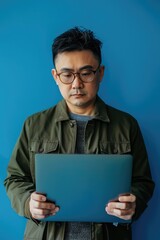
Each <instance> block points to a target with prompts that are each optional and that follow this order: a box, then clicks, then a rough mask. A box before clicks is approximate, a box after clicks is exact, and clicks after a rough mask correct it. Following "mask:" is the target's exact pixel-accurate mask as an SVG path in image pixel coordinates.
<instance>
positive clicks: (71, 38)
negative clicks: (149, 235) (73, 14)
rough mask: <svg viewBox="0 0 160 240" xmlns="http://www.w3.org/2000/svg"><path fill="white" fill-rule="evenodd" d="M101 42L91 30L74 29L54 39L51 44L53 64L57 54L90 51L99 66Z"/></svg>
mask: <svg viewBox="0 0 160 240" xmlns="http://www.w3.org/2000/svg"><path fill="white" fill-rule="evenodd" d="M101 47H102V42H101V41H100V40H99V39H97V38H96V37H95V35H94V33H93V32H92V31H91V30H87V29H85V28H80V27H74V28H71V29H69V30H68V31H66V32H64V33H62V34H61V35H59V36H58V37H56V38H55V39H54V41H53V44H52V56H53V64H55V58H56V56H57V54H58V53H63V52H71V51H76V50H78V51H82V50H90V51H91V52H92V53H93V54H94V56H95V57H96V58H97V59H98V61H99V64H101V60H102V56H101Z"/></svg>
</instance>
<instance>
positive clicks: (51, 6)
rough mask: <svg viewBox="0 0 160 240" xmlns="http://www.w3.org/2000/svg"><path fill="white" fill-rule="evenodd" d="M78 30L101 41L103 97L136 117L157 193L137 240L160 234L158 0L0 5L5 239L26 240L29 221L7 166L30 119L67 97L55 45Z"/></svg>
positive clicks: (136, 229)
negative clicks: (12, 194) (19, 208)
mask: <svg viewBox="0 0 160 240" xmlns="http://www.w3.org/2000/svg"><path fill="white" fill-rule="evenodd" d="M75 25H78V26H84V27H86V28H90V29H91V30H93V31H94V32H95V33H96V36H97V37H98V38H100V39H101V40H102V42H103V49H102V51H103V64H104V65H105V66H106V72H105V77H104V80H103V83H102V84H101V89H100V92H99V94H100V96H101V97H102V98H103V99H104V100H105V101H106V102H107V103H108V104H110V105H112V106H114V107H117V108H120V109H121V110H124V111H127V112H130V113H131V114H132V115H133V116H134V117H135V118H137V120H138V122H139V124H140V127H141V130H142V133H143V136H144V140H145V143H146V146H147V150H148V155H149V158H150V165H151V170H152V175H153V179H154V181H155V182H156V188H155V192H154V196H153V198H152V200H151V201H150V202H149V207H148V208H147V210H146V211H145V213H144V214H143V215H142V216H141V217H140V219H139V220H138V221H137V222H136V223H134V225H133V239H135V240H139V239H140V240H151V239H152V240H157V239H159V236H160V227H159V221H158V220H159V217H160V188H159V183H160V150H159V149H160V146H159V135H160V110H159V109H160V94H159V90H160V1H159V0H121V1H119V0H99V1H86V0H81V1H75V0H68V1H67V0H61V1H54V0H52V1H49V0H48V1H47V0H46V1H40V0H39V1H37V0H34V1H31V0H27V1H23V0H14V1H9V0H0V83H1V84H0V135H1V136H0V202H1V204H0V238H1V239H2V240H10V239H12V240H21V239H23V232H24V228H25V223H26V220H25V219H24V218H23V217H19V216H17V214H16V213H15V212H14V211H13V210H12V209H11V206H10V202H9V200H8V198H7V196H6V193H5V189H4V187H3V180H4V178H5V176H6V167H7V165H8V161H9V158H10V155H11V152H12V149H13V147H14V145H15V142H16V140H17V138H18V135H19V133H20V131H21V128H22V125H23V122H24V120H25V119H26V117H27V116H29V115H30V114H32V113H35V112H37V111H40V110H43V109H45V108H48V107H50V106H52V105H54V104H56V103H57V101H59V100H60V99H61V96H60V93H59V92H58V89H57V87H56V85H55V83H54V81H53V79H52V76H51V68H52V55H51V44H52V40H53V39H54V37H56V36H57V35H58V34H60V33H62V32H63V31H65V30H67V29H68V28H71V27H73V26H75Z"/></svg>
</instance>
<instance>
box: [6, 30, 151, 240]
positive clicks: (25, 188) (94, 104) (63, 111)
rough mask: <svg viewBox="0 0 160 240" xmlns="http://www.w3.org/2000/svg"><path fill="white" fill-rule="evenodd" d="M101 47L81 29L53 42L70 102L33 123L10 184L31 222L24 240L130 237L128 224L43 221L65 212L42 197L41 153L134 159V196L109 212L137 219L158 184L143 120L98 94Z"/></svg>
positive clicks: (18, 149)
mask: <svg viewBox="0 0 160 240" xmlns="http://www.w3.org/2000/svg"><path fill="white" fill-rule="evenodd" d="M101 45H102V44H101V42H100V41H99V40H98V39H96V38H95V36H94V34H93V32H91V31H90V30H86V29H81V28H77V27H75V28H73V29H70V30H68V31H66V32H64V33H63V34H61V35H60V36H58V37H57V38H56V39H55V40H54V42H53V45H52V52H53V63H54V69H52V75H53V77H54V79H55V82H56V84H57V86H58V88H59V90H60V92H61V94H62V97H63V100H62V101H61V102H59V103H58V104H57V105H56V106H54V107H53V108H50V109H48V110H46V111H43V112H40V113H37V114H35V115H33V116H31V117H29V118H28V119H27V120H26V122H25V124H24V127H23V130H22V133H21V135H20V137H19V140H18V142H17V144H16V146H15V149H14V151H13V154H12V157H11V160H10V163H9V166H8V176H7V178H6V180H5V186H6V190H7V193H8V196H9V198H10V200H11V203H12V206H13V208H14V209H15V210H16V211H17V213H18V214H19V215H22V216H25V217H26V218H28V223H27V227H26V231H25V237H24V239H38V240H41V239H47V240H50V239H55V240H60V239H65V240H67V239H74V240H76V239H83V240H85V239H87V240H89V239H94V240H98V239H112V240H117V239H118V240H119V239H120V240H124V239H125V240H129V239H131V225H128V224H118V225H117V226H115V225H114V224H112V223H107V224H104V223H101V224H95V223H54V222H41V221H40V219H43V218H45V217H47V216H49V215H55V214H56V213H57V212H58V211H60V209H59V207H58V206H56V205H55V204H54V203H51V202H49V201H47V198H46V196H44V195H42V194H38V193H36V192H35V172H34V156H35V153H37V152H43V153H51V152H54V153H81V154H83V153H95V154H101V153H106V154H125V153H130V154H132V155H133V175H132V190H131V193H130V195H126V196H121V197H119V199H118V200H119V201H118V202H110V203H108V205H107V206H106V209H105V210H106V214H111V215H114V216H117V217H119V218H122V219H124V220H128V219H132V221H134V220H136V219H137V218H138V217H139V216H140V215H141V214H142V212H143V211H144V209H145V208H146V206H147V202H148V201H149V199H150V198H151V196H152V193H153V189H154V183H153V181H152V179H151V173H150V168H149V163H148V159H147V153H146V149H145V146H144V142H143V139H142V135H141V132H140V129H139V127H138V124H137V122H136V120H135V119H134V118H133V117H132V116H130V115H129V114H127V113H124V112H121V111H119V110H117V109H114V108H112V107H110V106H108V105H106V104H105V103H104V102H103V101H102V100H101V99H100V98H99V97H98V95H97V93H98V89H99V85H100V83H101V81H102V79H103V75H104V66H102V65H101ZM88 171H89V169H88ZM79 204H80V203H79Z"/></svg>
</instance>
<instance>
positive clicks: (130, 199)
mask: <svg viewBox="0 0 160 240" xmlns="http://www.w3.org/2000/svg"><path fill="white" fill-rule="evenodd" d="M118 200H119V201H120V202H132V203H133V202H135V201H136V196H135V195H133V194H130V195H122V196H119V198H118Z"/></svg>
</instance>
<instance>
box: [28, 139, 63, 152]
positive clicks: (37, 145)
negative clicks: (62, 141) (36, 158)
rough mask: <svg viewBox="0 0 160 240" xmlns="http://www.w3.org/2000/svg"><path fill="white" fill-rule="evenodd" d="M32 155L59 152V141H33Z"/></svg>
mask: <svg viewBox="0 0 160 240" xmlns="http://www.w3.org/2000/svg"><path fill="white" fill-rule="evenodd" d="M30 151H31V152H32V153H54V152H57V151H58V141H32V142H31V146H30Z"/></svg>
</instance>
